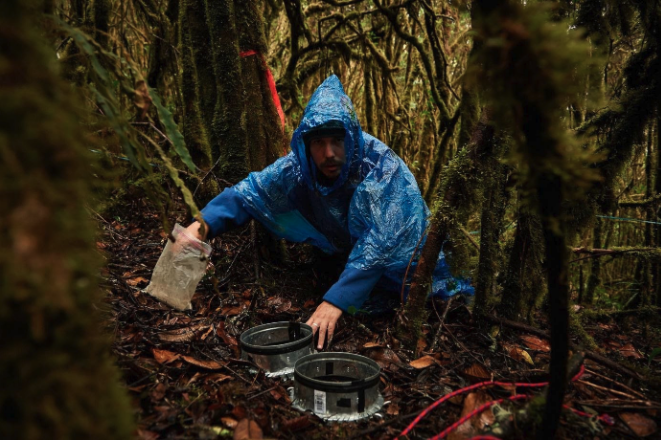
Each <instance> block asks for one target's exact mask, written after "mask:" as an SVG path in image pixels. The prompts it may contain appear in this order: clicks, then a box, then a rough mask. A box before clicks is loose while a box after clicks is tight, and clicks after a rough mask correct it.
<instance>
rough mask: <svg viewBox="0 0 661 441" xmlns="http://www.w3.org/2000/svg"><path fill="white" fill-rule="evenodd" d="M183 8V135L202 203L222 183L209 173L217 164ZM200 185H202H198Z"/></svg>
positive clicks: (180, 24)
mask: <svg viewBox="0 0 661 441" xmlns="http://www.w3.org/2000/svg"><path fill="white" fill-rule="evenodd" d="M182 9H183V10H182V11H181V14H180V16H179V40H180V43H179V53H180V57H181V95H182V97H183V101H184V109H183V135H184V140H185V141H186V147H188V151H189V152H190V155H191V158H192V159H193V163H194V164H195V165H196V166H198V167H199V168H200V170H201V176H200V178H201V179H203V181H202V182H201V183H198V182H197V181H192V182H191V184H190V185H191V186H193V188H192V190H193V191H195V190H196V189H197V190H198V191H197V192H196V193H195V197H196V201H197V202H199V204H200V205H202V206H203V205H206V203H208V202H209V201H210V200H211V199H212V198H213V197H214V196H216V195H217V194H218V192H219V188H218V183H217V182H216V180H215V179H213V177H212V176H209V175H208V173H209V172H210V170H211V167H212V165H213V159H212V156H211V146H210V143H209V137H208V134H207V128H206V127H205V125H204V121H203V119H202V114H201V112H200V102H201V99H200V95H201V91H200V89H199V86H198V85H199V83H198V78H197V71H196V69H195V62H194V49H193V45H192V44H191V36H190V31H191V30H190V22H189V20H188V18H189V16H188V14H186V10H185V6H184V5H183V3H182ZM198 185H199V188H198Z"/></svg>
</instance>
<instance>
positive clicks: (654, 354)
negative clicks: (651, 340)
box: [649, 348, 661, 361]
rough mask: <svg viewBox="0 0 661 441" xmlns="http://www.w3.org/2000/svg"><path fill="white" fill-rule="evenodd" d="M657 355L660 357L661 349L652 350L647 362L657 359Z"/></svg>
mask: <svg viewBox="0 0 661 441" xmlns="http://www.w3.org/2000/svg"><path fill="white" fill-rule="evenodd" d="M659 355H661V348H656V349H654V350H653V351H652V353H651V354H650V358H649V360H650V361H652V360H654V359H655V358H656V357H658V356H659Z"/></svg>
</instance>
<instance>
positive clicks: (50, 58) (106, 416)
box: [0, 0, 133, 439]
mask: <svg viewBox="0 0 661 441" xmlns="http://www.w3.org/2000/svg"><path fill="white" fill-rule="evenodd" d="M42 6H43V5H42V4H41V2H37V1H27V0H3V1H2V2H0V29H2V32H1V33H0V102H1V103H2V106H0V158H1V159H0V210H1V212H2V216H1V217H0V248H1V249H2V250H4V252H3V253H1V254H0V335H2V338H1V339H0V359H2V363H0V378H1V379H2V387H0V433H2V436H3V437H7V438H36V439H40V438H51V439H52V438H101V439H107V438H130V437H131V436H132V426H133V422H132V412H131V408H130V403H129V400H128V397H127V395H126V393H125V391H124V390H123V389H122V388H121V387H120V385H119V374H118V370H117V368H116V367H115V366H114V365H113V360H112V357H111V349H110V339H109V336H107V335H106V334H104V333H103V332H101V328H102V326H103V323H104V320H105V319H107V318H104V317H103V316H102V315H101V314H100V313H99V310H100V309H102V307H101V305H99V303H100V302H101V296H100V292H99V289H98V272H99V264H100V257H99V255H98V252H97V251H96V249H95V247H94V243H95V241H94V237H95V229H94V226H93V225H92V223H91V221H90V219H89V214H88V212H87V211H86V209H85V202H86V201H87V200H88V198H89V196H90V189H89V187H90V180H91V177H92V175H91V174H90V171H89V166H90V163H91V162H92V161H93V158H91V157H90V156H89V153H88V142H87V139H86V137H85V135H84V129H83V128H81V127H80V125H79V124H78V122H77V121H78V118H79V116H80V115H77V114H76V108H77V106H76V104H74V103H72V91H71V90H70V88H69V87H67V86H66V85H65V84H64V82H63V81H61V80H60V79H59V78H58V76H57V73H56V71H55V70H54V64H55V62H56V61H55V55H54V53H52V51H51V50H50V49H49V48H48V45H47V44H46V43H45V42H42V41H41V39H40V38H39V36H38V33H37V30H36V29H37V27H36V24H35V21H33V20H35V19H36V17H34V14H35V11H37V10H39V9H38V8H40V7H42Z"/></svg>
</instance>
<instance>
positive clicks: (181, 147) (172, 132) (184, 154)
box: [149, 88, 197, 172]
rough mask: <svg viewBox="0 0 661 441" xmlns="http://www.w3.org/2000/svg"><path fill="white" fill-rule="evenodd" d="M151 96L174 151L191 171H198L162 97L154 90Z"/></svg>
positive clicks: (150, 92)
mask: <svg viewBox="0 0 661 441" xmlns="http://www.w3.org/2000/svg"><path fill="white" fill-rule="evenodd" d="M149 96H150V97H151V100H152V102H153V103H154V106H156V110H158V116H159V119H160V120H161V122H162V123H163V126H164V127H165V133H166V134H167V135H168V138H170V142H171V143H172V145H173V146H174V150H175V151H176V152H177V154H178V155H179V157H180V158H181V160H182V161H184V164H186V165H187V166H188V168H189V169H191V171H193V172H194V171H197V167H195V164H194V163H193V159H192V158H191V156H190V153H189V152H188V148H186V142H185V141H184V135H182V134H181V132H180V131H179V127H177V124H176V123H175V122H174V118H173V117H172V113H171V112H170V111H169V110H168V109H166V108H165V106H163V104H162V103H161V97H159V96H158V93H157V92H156V91H155V90H154V89H152V88H149Z"/></svg>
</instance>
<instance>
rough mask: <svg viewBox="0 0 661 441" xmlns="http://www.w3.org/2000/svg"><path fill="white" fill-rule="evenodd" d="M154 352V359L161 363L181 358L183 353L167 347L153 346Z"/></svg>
mask: <svg viewBox="0 0 661 441" xmlns="http://www.w3.org/2000/svg"><path fill="white" fill-rule="evenodd" d="M151 351H152V352H153V354H154V359H155V360H156V361H158V362H159V363H160V364H166V363H172V362H173V361H175V360H179V358H180V357H181V354H177V353H176V352H172V351H166V350H165V349H156V348H152V350H151Z"/></svg>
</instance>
